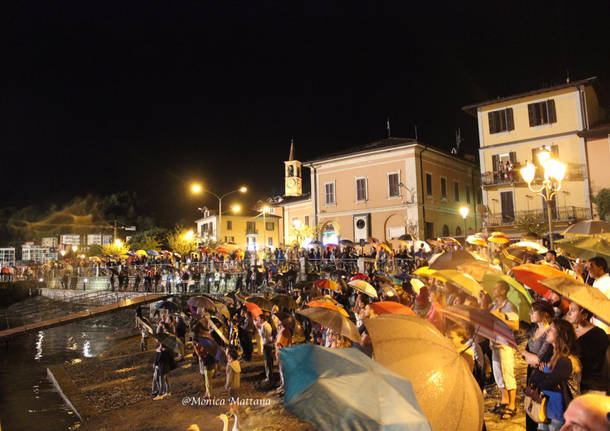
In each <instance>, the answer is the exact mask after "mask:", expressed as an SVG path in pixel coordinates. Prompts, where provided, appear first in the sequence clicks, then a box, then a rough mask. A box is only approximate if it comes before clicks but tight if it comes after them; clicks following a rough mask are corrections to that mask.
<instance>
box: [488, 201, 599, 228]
mask: <svg viewBox="0 0 610 431" xmlns="http://www.w3.org/2000/svg"><path fill="white" fill-rule="evenodd" d="M546 217H547V215H546V211H544V210H529V211H516V212H515V213H514V214H510V213H490V214H489V215H488V222H489V225H490V226H509V225H514V224H518V223H519V220H520V219H522V218H530V219H536V218H540V220H541V222H542V223H546ZM590 218H591V210H590V208H578V207H573V206H566V207H557V208H556V209H555V211H552V219H553V221H566V222H575V221H577V220H583V219H590Z"/></svg>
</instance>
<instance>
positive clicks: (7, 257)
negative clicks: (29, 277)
mask: <svg viewBox="0 0 610 431" xmlns="http://www.w3.org/2000/svg"><path fill="white" fill-rule="evenodd" d="M14 265H15V247H3V248H0V266H2V267H9V266H14Z"/></svg>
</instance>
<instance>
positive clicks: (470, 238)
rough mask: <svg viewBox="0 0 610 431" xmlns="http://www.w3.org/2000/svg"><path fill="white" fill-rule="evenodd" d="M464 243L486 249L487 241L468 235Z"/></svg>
mask: <svg viewBox="0 0 610 431" xmlns="http://www.w3.org/2000/svg"><path fill="white" fill-rule="evenodd" d="M466 242H467V243H468V244H472V245H478V246H481V247H487V245H488V244H487V241H486V240H485V238H481V237H479V236H476V235H468V237H466Z"/></svg>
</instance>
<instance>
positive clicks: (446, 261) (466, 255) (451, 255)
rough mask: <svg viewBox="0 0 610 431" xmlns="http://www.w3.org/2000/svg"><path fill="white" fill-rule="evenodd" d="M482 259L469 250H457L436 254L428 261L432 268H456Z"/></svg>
mask: <svg viewBox="0 0 610 431" xmlns="http://www.w3.org/2000/svg"><path fill="white" fill-rule="evenodd" d="M477 260H480V259H479V258H478V257H477V256H475V255H474V254H472V253H471V252H469V251H467V250H456V251H449V252H444V253H438V254H435V255H434V256H432V257H431V258H430V260H429V261H428V264H429V267H430V269H456V268H457V267H458V266H459V265H464V264H466V263H472V262H476V261H477Z"/></svg>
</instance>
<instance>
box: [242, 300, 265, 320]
mask: <svg viewBox="0 0 610 431" xmlns="http://www.w3.org/2000/svg"><path fill="white" fill-rule="evenodd" d="M244 305H245V306H246V308H247V309H248V311H249V312H250V313H252V316H254V317H257V316H259V315H261V314H263V310H261V308H260V307H259V306H258V305H256V304H255V303H253V302H245V303H244Z"/></svg>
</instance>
